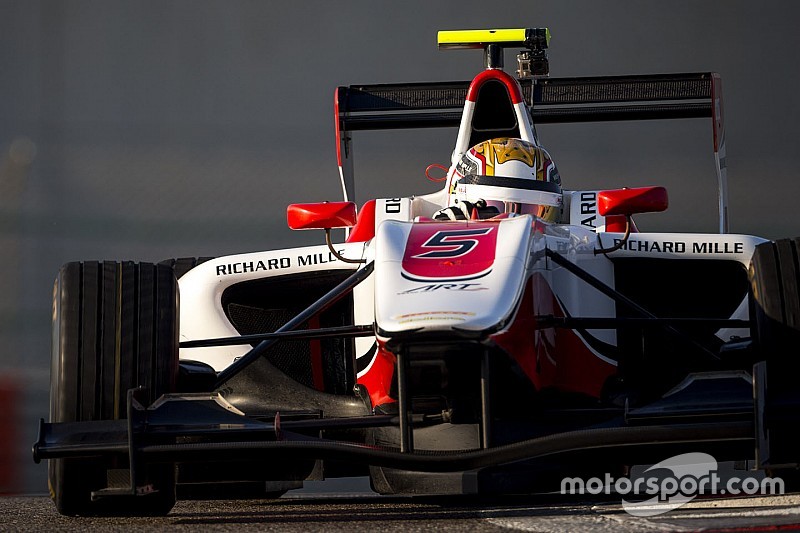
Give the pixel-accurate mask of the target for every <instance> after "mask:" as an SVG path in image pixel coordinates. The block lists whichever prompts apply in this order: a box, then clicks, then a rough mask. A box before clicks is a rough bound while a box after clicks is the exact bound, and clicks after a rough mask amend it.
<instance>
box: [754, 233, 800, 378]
mask: <svg viewBox="0 0 800 533" xmlns="http://www.w3.org/2000/svg"><path fill="white" fill-rule="evenodd" d="M798 252H800V238H795V239H781V240H778V241H774V242H766V243H763V244H760V245H758V246H756V249H755V252H754V253H753V257H752V259H751V261H750V268H749V270H748V277H749V281H750V302H751V315H752V316H751V318H752V319H753V321H754V327H753V337H754V341H755V345H756V350H757V353H758V357H759V359H761V360H768V361H775V362H776V363H778V364H780V365H781V366H783V365H788V366H790V367H792V368H797V367H800V360H789V359H787V358H785V357H781V355H782V354H788V353H791V352H792V351H793V350H795V349H796V347H797V346H800V267H799V266H798V257H799V256H800V254H799V253H798ZM776 358H780V359H776Z"/></svg>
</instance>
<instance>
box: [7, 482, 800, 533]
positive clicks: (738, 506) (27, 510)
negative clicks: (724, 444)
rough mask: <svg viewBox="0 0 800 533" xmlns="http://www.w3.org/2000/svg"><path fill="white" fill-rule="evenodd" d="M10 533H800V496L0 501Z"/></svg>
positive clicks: (316, 495) (321, 495) (312, 495)
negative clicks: (118, 506) (142, 505)
mask: <svg viewBox="0 0 800 533" xmlns="http://www.w3.org/2000/svg"><path fill="white" fill-rule="evenodd" d="M0 530H2V531H75V530H80V531H163V530H171V531H172V530H175V531H181V530H189V531H237V532H238V531H289V532H291V531H303V532H309V531H381V532H393V531H402V532H405V533H411V532H415V531H489V532H492V531H498V532H499V531H538V532H543V533H551V532H562V531H588V532H601V531H602V532H609V531H614V532H623V533H625V532H641V531H644V532H670V531H675V532H685V531H706V532H719V533H721V532H726V533H732V532H742V531H800V495H797V494H793V495H783V496H771V497H759V498H737V499H733V498H727V499H707V500H697V499H696V500H694V501H691V502H689V503H687V504H685V505H684V506H682V507H680V508H678V509H674V510H671V511H669V512H666V513H664V514H661V515H658V516H654V517H649V518H642V517H636V516H632V515H630V514H628V513H626V512H625V511H624V510H623V509H622V507H621V505H620V502H619V501H618V500H617V501H616V502H615V501H613V500H607V501H595V502H586V501H583V502H581V501H575V500H565V498H564V497H563V496H559V497H558V498H554V497H552V496H537V497H513V498H498V499H493V500H486V499H475V498H469V497H451V498H393V497H378V496H375V495H374V494H370V493H367V492H361V493H359V492H355V493H341V492H331V493H325V492H300V493H289V494H287V495H284V497H283V498H280V499H277V500H243V501H237V500H212V501H180V502H178V504H177V505H176V506H175V508H174V509H173V510H172V512H170V514H169V515H167V516H166V517H158V518H119V517H114V518H72V517H63V516H60V515H58V513H57V512H56V510H55V507H54V506H53V505H52V503H51V502H50V500H49V499H48V498H47V497H45V496H24V497H5V498H0Z"/></svg>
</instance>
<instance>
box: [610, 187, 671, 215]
mask: <svg viewBox="0 0 800 533" xmlns="http://www.w3.org/2000/svg"><path fill="white" fill-rule="evenodd" d="M668 205H669V199H668V198H667V189H665V188H664V187H637V188H633V189H614V190H611V191H600V193H598V195H597V212H598V213H600V215H601V216H604V217H608V216H613V215H634V214H636V213H657V212H659V211H665V210H666V209H667V206H668Z"/></svg>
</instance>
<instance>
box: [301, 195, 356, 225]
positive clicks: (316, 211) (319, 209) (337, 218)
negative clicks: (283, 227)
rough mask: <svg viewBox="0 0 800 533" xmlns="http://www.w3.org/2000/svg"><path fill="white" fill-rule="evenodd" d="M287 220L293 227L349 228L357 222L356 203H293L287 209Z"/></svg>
mask: <svg viewBox="0 0 800 533" xmlns="http://www.w3.org/2000/svg"><path fill="white" fill-rule="evenodd" d="M286 221H287V222H288V224H289V227H290V228H291V229H333V228H349V227H352V226H355V224H356V204H355V203H353V202H319V203H313V204H291V205H290V206H289V207H288V208H287V209H286Z"/></svg>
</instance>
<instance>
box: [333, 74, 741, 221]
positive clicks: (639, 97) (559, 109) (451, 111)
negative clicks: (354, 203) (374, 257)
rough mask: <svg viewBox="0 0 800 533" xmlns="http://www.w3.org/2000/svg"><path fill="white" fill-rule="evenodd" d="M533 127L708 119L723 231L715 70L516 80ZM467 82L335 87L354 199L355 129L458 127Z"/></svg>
mask: <svg viewBox="0 0 800 533" xmlns="http://www.w3.org/2000/svg"><path fill="white" fill-rule="evenodd" d="M519 83H520V85H521V87H522V93H523V98H524V100H525V102H526V104H527V105H528V108H529V109H530V111H531V120H532V122H533V123H534V124H554V123H567V122H598V121H618V120H656V119H675V118H709V117H710V118H711V120H712V132H713V141H714V159H715V163H716V170H717V180H718V189H719V230H720V233H727V232H728V187H727V172H726V168H725V133H724V131H725V130H724V124H723V115H722V84H721V80H720V77H719V75H718V74H716V73H713V72H707V73H691V74H656V75H643V76H600V77H584V78H537V79H530V78H528V79H522V80H519ZM469 85H470V82H468V81H463V82H435V83H411V84H384V85H351V86H349V87H339V88H337V89H336V93H335V101H334V111H335V115H336V138H337V152H336V155H337V160H338V164H339V173H340V177H341V180H342V190H343V193H344V198H345V200H354V198H355V195H354V192H355V181H354V177H353V143H352V135H351V132H353V131H360V130H382V129H406V128H438V127H458V126H459V123H460V121H461V115H462V111H463V108H464V101H465V99H466V95H467V89H468V88H469Z"/></svg>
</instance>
